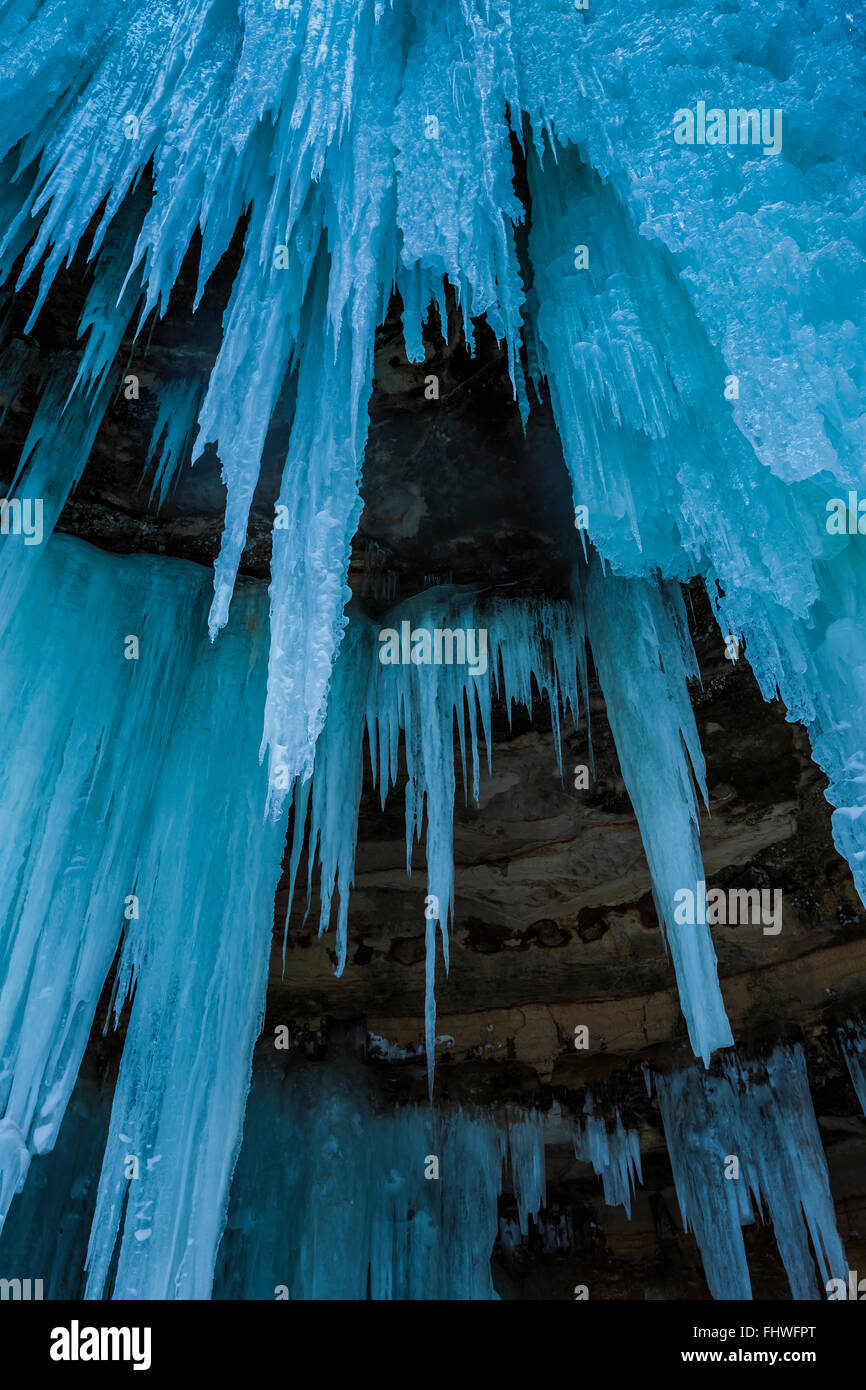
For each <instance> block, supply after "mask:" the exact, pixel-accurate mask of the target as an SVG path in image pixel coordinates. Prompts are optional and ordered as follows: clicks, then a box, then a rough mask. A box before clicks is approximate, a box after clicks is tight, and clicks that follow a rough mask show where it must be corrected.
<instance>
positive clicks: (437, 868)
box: [289, 563, 732, 1087]
mask: <svg viewBox="0 0 866 1390" xmlns="http://www.w3.org/2000/svg"><path fill="white" fill-rule="evenodd" d="M437 632H438V633H440V634H442V633H447V634H448V638H449V639H452V638H454V640H455V642H456V638H455V634H459V636H460V640H462V642H463V643H464V652H463V655H464V658H465V659H464V660H463V661H462V662H460V661H458V660H457V659H455V658H456V657H457V656H459V654H460V653H459V651H458V649H457V647H456V645H455V646H454V648H453V649H452V648H451V647H450V646H448V647H446V646H445V642H444V639H443V641H442V644H441V645H442V650H441V652H440V653H439V657H440V659H439V661H438V663H437V660H436V656H437V652H436V647H435V642H436V633H437ZM390 634H393V636H391V635H390ZM482 634H483V636H482ZM587 636H588V637H589V641H590V644H591V647H592V652H593V656H594V658H595V664H596V668H597V670H598V673H599V679H600V682H601V686H602V690H603V691H604V694H605V697H606V700H607V704H608V708H609V710H610V711H611V713H610V719H611V726H612V729H613V733H614V737H615V740H616V743H617V749H618V752H619V756H620V762H621V765H622V768H623V776H624V778H625V782H626V786H627V787H628V790H629V792H630V794H631V798H632V803H633V805H634V808H635V812H636V815H637V818H638V823H639V825H640V828H641V832H642V835H643V840H644V845H645V847H646V850H647V857H648V860H649V866H650V872H651V874H652V879H653V884H654V889H655V895H656V901H657V903H658V906H659V919H660V922H661V924H662V928H663V930H664V931H665V933H666V938H667V940H668V942H669V944H670V948H671V953H672V956H673V960H674V965H675V967H676V971H677V978H678V981H679V986H680V993H681V998H682V1004H683V1011H684V1013H685V1016H686V1020H687V1023H688V1028H689V1036H690V1038H691V1041H692V1046H693V1047H694V1050H695V1052H696V1053H697V1054H698V1055H699V1056H702V1057H703V1058H704V1060H705V1061H708V1060H709V1057H710V1054H711V1052H712V1051H713V1050H714V1049H715V1048H717V1047H725V1046H727V1045H729V1044H730V1043H731V1042H732V1037H731V1031H730V1026H729V1024H728V1021H727V1016H726V1014H725V1010H724V1004H723V1001H722V997H721V992H720V990H719V984H718V977H717V973H716V960H715V952H714V950H713V945H712V940H711V937H710V933H709V930H708V928H707V927H706V925H702V926H688V927H680V926H678V925H677V924H676V922H674V920H673V894H674V892H675V891H676V889H677V887H679V886H681V885H683V884H688V883H696V882H697V881H698V880H699V879H700V878H701V877H702V873H703V870H702V868H701V858H700V851H699V848H698V842H697V818H698V812H697V806H696V800H695V786H694V777H693V774H694V776H696V777H697V778H698V779H699V781H700V783H701V785H702V783H703V758H702V755H701V751H700V745H699V742H698V737H697V730H696V728H695V723H694V715H693V714H692V709H691V705H690V703H689V699H688V692H687V688H686V681H687V679H688V677H689V676H691V675H694V674H695V673H696V666H695V664H694V653H693V652H692V649H691V643H690V640H689V637H688V632H687V629H686V624H685V614H684V610H683V603H682V597H681V595H680V593H679V591H678V590H677V589H676V588H675V587H673V586H670V585H668V586H663V587H659V586H658V585H654V584H651V583H649V582H647V581H643V580H623V579H617V578H616V577H613V576H607V577H604V576H603V575H602V574H601V571H600V566H598V565H597V563H594V564H593V565H591V566H590V567H589V569H588V571H587V574H586V576H585V577H584V576H582V575H580V574H578V575H576V576H575V584H574V593H573V596H572V598H571V600H570V601H564V602H561V603H554V602H547V601H545V602H538V601H537V600H531V601H529V600H527V601H523V602H521V601H519V600H515V599H513V598H511V599H507V598H504V597H503V596H501V595H495V594H493V595H489V594H488V595H484V594H480V595H477V594H474V593H466V592H462V591H461V590H459V589H454V588H440V589H436V588H432V589H428V590H426V591H425V592H424V593H423V594H419V595H417V596H416V597H415V598H413V599H411V600H409V601H407V602H405V603H401V604H399V605H398V606H397V607H395V608H394V609H392V610H390V611H389V612H388V613H386V614H385V615H384V616H383V617H382V618H381V619H380V622H379V623H378V624H374V623H373V622H372V621H371V620H370V619H369V618H367V617H366V616H365V615H364V614H363V613H362V612H354V613H352V615H351V616H350V619H349V624H348V629H347V635H346V637H345V638H344V641H343V647H342V650H341V653H340V656H339V658H338V660H337V663H336V666H335V669H334V675H333V681H332V686H331V696H330V701H329V712H328V716H327V719H326V721H325V725H324V728H323V731H322V734H321V736H320V738H319V742H318V746H317V749H316V756H315V762H314V771H313V776H312V781H311V782H309V781H304V780H302V779H300V778H299V779H298V781H297V783H296V786H295V791H294V812H295V814H294V834H293V840H292V851H291V859H290V885H289V908H291V902H292V897H293V894H294V889H295V882H296V877H297V873H298V868H299V864H300V859H301V852H302V849H303V845H304V841H305V837H306V840H307V843H308V846H309V853H308V860H307V867H308V873H307V880H308V882H307V891H308V896H309V892H310V888H311V885H312V875H313V870H314V868H315V867H316V865H317V864H318V868H319V896H320V913H319V931H320V932H322V931H325V930H327V928H328V925H329V922H330V917H331V911H332V903H333V899H334V894H335V892H336V894H337V896H338V898H339V906H338V909H337V914H336V915H337V958H338V966H337V969H338V972H340V971H342V969H343V966H344V964H345V960H346V942H347V932H348V904H349V890H350V888H351V885H352V878H353V872H354V858H355V839H356V835H357V828H358V810H359V805H360V799H361V791H362V787H363V763H364V743H365V733H366V739H367V745H368V747H369V752H370V761H371V764H372V772H373V777H374V780H375V782H376V783H377V785H378V787H379V791H380V794H381V799H382V802H383V804H384V801H385V797H386V795H387V792H388V788H389V786H390V785H391V784H392V783H393V782H395V781H396V780H397V778H398V774H399V773H400V772H401V764H400V760H399V757H398V750H399V748H400V742H401V735H402V737H403V740H404V744H405V771H406V776H407V781H406V790H405V800H406V868H407V871H408V872H411V864H412V847H413V843H414V841H415V839H416V837H417V838H418V839H420V838H421V834H422V830H424V829H426V838H425V851H426V858H427V884H426V890H427V891H426V895H425V899H424V906H423V909H422V904H421V898H420V895H419V919H420V917H421V914H422V910H423V914H424V917H425V919H426V949H427V998H426V1028H425V1042H426V1051H427V1063H428V1069H429V1075H430V1082H431V1087H432V1079H433V1063H434V1056H435V1031H436V1014H435V997H434V983H435V948H436V929H437V925H438V927H439V930H440V932H441V936H442V944H443V956H444V961H445V966H446V969H447V966H448V930H449V924H450V920H451V916H452V912H453V906H454V854H453V820H454V799H455V795H456V785H457V779H456V772H455V740H454V725H455V723H456V727H457V741H458V746H459V750H460V761H461V772H462V783H463V788H464V794H465V795H466V796H467V797H468V796H471V797H472V798H473V799H474V800H475V801H477V799H478V791H479V776H480V765H481V761H480V754H479V739H480V737H481V736H483V739H484V744H485V747H486V750H487V763H488V767H489V766H490V765H491V759H492V743H491V722H492V714H493V703H494V699H497V698H498V699H500V700H502V701H503V702H504V703H505V705H506V707H507V708H508V710H509V713H510V710H511V706H512V704H514V703H517V704H521V705H524V706H526V707H527V708H528V709H530V710H531V709H532V706H533V701H534V700H537V698H538V696H539V695H541V696H543V697H546V698H547V700H548V701H549V706H550V710H551V715H552V719H553V736H554V747H555V751H556V756H557V758H558V761H559V770H560V774H561V773H562V757H561V735H560V711H562V712H563V713H565V712H569V713H570V716H571V718H572V719H573V720H576V719H577V718H578V713H579V706H580V699H581V693H582V692H581V687H582V689H583V694H584V695H585V691H586V682H587V673H586V647H585V643H586V639H587ZM473 642H474V643H475V644H476V645H475V648H474V651H475V655H476V656H477V655H478V651H479V650H480V648H481V646H482V643H483V648H484V669H483V670H482V669H481V663H480V661H476V662H475V663H474V666H473V662H472V660H471V657H472V652H473V647H472V643H473ZM392 644H393V646H394V651H393V655H394V657H395V660H394V661H391V660H390V656H391V655H392V653H391V651H390V645H392ZM428 648H429V650H428ZM413 653H414V655H413ZM449 655H450V657H451V658H452V659H451V660H450V661H449V660H448V657H449ZM584 702H585V701H584ZM651 741H652V743H653V744H654V745H655V747H656V749H657V750H658V753H659V759H658V762H656V761H653V762H652V763H648V762H647V760H646V757H645V756H644V753H645V749H646V747H647V745H648V744H649V743H650V742H651Z"/></svg>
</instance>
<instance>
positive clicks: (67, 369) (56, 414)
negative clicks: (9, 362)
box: [0, 353, 111, 634]
mask: <svg viewBox="0 0 866 1390" xmlns="http://www.w3.org/2000/svg"><path fill="white" fill-rule="evenodd" d="M74 378H75V362H74V360H73V359H72V357H71V354H67V353H62V354H60V355H59V356H58V357H57V358H55V359H54V360H53V362H52V364H51V366H50V368H49V369H48V371H47V373H46V380H45V381H44V382H43V384H42V394H41V396H40V399H39V404H38V406H37V407H36V413H35V415H34V416H33V423H32V424H31V426H30V429H29V431H28V434H27V438H26V440H25V441H24V447H23V449H22V450H21V457H20V459H19V461H18V466H17V469H16V471H15V475H14V477H13V479H12V482H11V486H10V487H9V489H8V501H9V504H10V506H11V507H14V506H15V505H16V504H17V505H18V506H19V507H20V509H21V519H20V522H18V523H17V524H15V517H14V513H10V520H11V524H10V525H9V527H8V529H9V534H8V535H4V538H3V544H2V546H0V634H2V632H3V631H4V629H5V626H6V624H7V622H8V621H9V620H10V618H11V616H12V614H13V613H14V612H15V609H16V605H17V604H18V602H19V600H20V599H21V598H22V596H23V595H24V594H26V592H27V589H28V586H29V585H31V584H33V583H34V582H35V581H34V572H35V570H36V568H37V566H38V565H39V563H40V562H41V559H42V556H43V555H44V553H45V541H46V540H47V538H48V537H49V536H50V535H51V532H52V531H53V530H54V527H55V525H56V524H57V519H58V517H59V516H60V513H61V512H62V510H63V507H64V505H65V503H66V499H67V497H68V496H69V493H70V492H71V490H72V488H73V487H74V486H75V484H76V483H77V482H78V480H79V479H80V477H81V474H82V473H83V472H84V466H85V464H86V463H87V458H88V455H89V454H90V450H91V447H92V445H93V441H94V439H95V437H96V432H97V430H98V428H99V425H100V423H101V420H102V416H103V414H104V412H105V408H106V406H107V405H108V398H109V395H110V392H111V383H110V382H109V381H107V380H106V381H105V382H103V384H102V386H101V387H100V388H99V389H98V391H97V392H96V393H95V395H94V397H93V398H92V399H91V400H90V401H88V399H87V397H86V396H85V395H84V393H83V392H81V391H76V392H75V393H74V395H72V397H71V399H70V391H71V390H72V388H73V385H74ZM37 528H38V534H36V531H37Z"/></svg>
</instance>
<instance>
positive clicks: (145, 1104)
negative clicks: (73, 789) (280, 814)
mask: <svg viewBox="0 0 866 1390" xmlns="http://www.w3.org/2000/svg"><path fill="white" fill-rule="evenodd" d="M266 632H267V626H266V616H265V605H264V595H263V593H262V591H261V586H260V585H258V584H256V585H252V586H245V587H244V588H243V589H242V590H241V591H240V592H239V593H238V595H237V597H236V602H235V607H234V613H233V617H232V622H231V624H230V625H229V627H228V628H227V630H226V632H225V634H224V635H223V638H222V640H221V641H220V643H219V644H218V645H217V646H211V645H210V644H209V643H208V642H207V640H206V638H205V637H204V635H203V634H200V635H199V641H198V643H197V645H196V650H195V660H194V662H193V666H192V670H191V672H190V675H189V679H188V681H187V683H186V685H185V687H184V691H183V699H182V703H181V706H180V708H179V709H178V710H177V712H176V714H175V718H174V722H173V725H172V728H171V734H170V738H169V739H168V742H167V746H166V748H165V750H164V753H163V757H162V764H161V768H160V776H159V779H158V781H157V784H156V786H155V789H154V793H153V796H152V799H151V802H150V805H149V807H148V815H147V818H146V820H145V823H144V825H143V827H142V831H141V838H140V841H139V852H138V854H137V856H136V864H135V893H136V896H137V899H138V904H139V912H138V915H137V916H136V917H135V918H134V919H133V920H131V921H130V922H129V923H128V926H127V929H126V932H125V936H124V942H123V950H122V953H121V958H120V962H119V965H118V973H117V981H116V989H115V999H114V1007H115V1012H116V1013H117V1014H119V1012H120V1009H121V1007H122V1005H123V1002H124V1000H125V998H126V996H127V994H128V993H130V992H131V991H132V990H133V987H134V997H133V999H132V1005H131V1009H130V1014H129V1020H128V1023H127V1026H126V1037H125V1040H124V1048H123V1056H122V1058H121V1063H120V1073H119V1076H118V1080H117V1086H116V1089H115V1095H114V1104H113V1106H112V1113H111V1125H110V1129H109V1135H108V1141H107V1144H106V1149H105V1157H104V1159H103V1165H102V1176H101V1179H100V1185H99V1194H98V1198H97V1203H96V1211H95V1214H94V1219H93V1228H92V1232H91V1239H90V1248H89V1251H88V1283H87V1296H88V1297H89V1298H98V1297H100V1296H101V1295H102V1294H103V1293H104V1292H106V1286H107V1285H108V1284H110V1288H111V1294H112V1297H114V1298H207V1297H209V1296H210V1291H211V1282H212V1279H213V1269H214V1259H215V1255H216V1250H217V1246H218V1243H219V1238H220V1234H221V1231H222V1223H223V1220H224V1214H225V1204H226V1201H227V1197H228V1189H229V1183H230V1180H231V1174H232V1170H233V1168H234V1163H235V1159H236V1156H237V1151H238V1147H239V1144H240V1136H241V1130H242V1126H243V1117H244V1107H245V1104H246V1097H247V1091H248V1089H249V1081H250V1070H251V1066H252V1051H253V1045H254V1043H255V1040H256V1038H257V1036H258V1033H259V1031H260V1028H261V1024H262V1018H263V1014H264V1001H265V989H266V985H267V978H268V962H269V958H270V946H271V938H272V933H273V900H274V893H275V891H276V886H277V879H278V876H279V862H280V851H281V847H282V841H283V837H284V833H285V832H284V826H283V824H281V823H279V822H277V823H269V824H268V825H266V826H262V823H261V806H262V801H261V796H262V789H263V785H264V776H263V774H261V773H259V775H256V773H255V772H254V769H255V768H256V762H255V756H254V755H255V747H256V744H257V741H258V737H259V721H260V719H261V709H262V705H263V702H264V687H265V671H266V654H267V643H266ZM214 814H218V815H219V818H220V825H221V831H220V835H219V837H214V836H213V835H210V834H208V833H207V830H206V827H207V824H208V821H209V819H210V818H211V817H212V816H213V815H214ZM179 1136H186V1142H179ZM116 1238H118V1244H119V1249H118V1250H117V1252H115V1239H116ZM115 1253H116V1266H115V1267H114V1269H113V1270H112V1273H111V1278H110V1279H109V1271H110V1269H111V1267H112V1257H113V1255H115Z"/></svg>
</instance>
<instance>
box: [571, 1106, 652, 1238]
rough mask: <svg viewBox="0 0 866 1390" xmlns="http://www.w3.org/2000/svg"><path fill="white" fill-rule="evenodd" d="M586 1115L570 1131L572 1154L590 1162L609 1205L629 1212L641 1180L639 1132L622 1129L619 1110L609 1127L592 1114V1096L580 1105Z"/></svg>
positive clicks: (598, 1116) (628, 1213)
mask: <svg viewBox="0 0 866 1390" xmlns="http://www.w3.org/2000/svg"><path fill="white" fill-rule="evenodd" d="M584 1110H585V1113H586V1119H585V1120H582V1121H578V1123H577V1124H576V1126H575V1129H574V1133H573V1136H572V1138H573V1142H574V1154H575V1157H576V1158H579V1159H580V1161H581V1162H582V1163H591V1164H592V1166H593V1169H594V1171H595V1172H596V1173H597V1175H598V1176H599V1177H600V1178H601V1181H602V1186H603V1189H604V1200H605V1202H606V1203H607V1205H608V1206H609V1207H613V1206H622V1207H625V1211H626V1215H627V1216H629V1217H630V1216H631V1195H632V1192H633V1190H634V1188H635V1185H636V1183H638V1182H642V1181H643V1175H642V1173H641V1166H640V1135H639V1134H638V1131H637V1130H636V1129H626V1128H625V1126H624V1124H623V1122H622V1116H621V1115H620V1113H619V1110H617V1111H616V1120H615V1122H614V1127H613V1129H609V1128H608V1126H607V1124H606V1122H605V1120H604V1118H603V1117H602V1116H601V1115H595V1114H593V1101H592V1096H587V1098H586V1104H585V1106H584Z"/></svg>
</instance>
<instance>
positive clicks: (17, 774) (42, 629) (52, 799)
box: [0, 536, 283, 1298]
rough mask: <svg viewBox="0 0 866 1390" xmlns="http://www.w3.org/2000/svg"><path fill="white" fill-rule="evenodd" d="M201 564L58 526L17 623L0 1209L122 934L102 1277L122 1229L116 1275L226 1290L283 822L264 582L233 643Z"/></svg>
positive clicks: (11, 692) (8, 703)
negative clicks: (228, 1228) (232, 1188)
mask: <svg viewBox="0 0 866 1390" xmlns="http://www.w3.org/2000/svg"><path fill="white" fill-rule="evenodd" d="M205 585H206V576H204V575H203V574H202V572H201V571H199V570H198V569H197V568H196V567H195V566H192V565H189V564H186V563H184V562H181V561H166V560H164V559H160V560H155V559H150V558H141V557H138V558H133V559H130V560H120V559H118V558H117V557H114V556H108V555H104V554H102V553H101V552H99V551H97V550H93V549H92V548H91V547H90V546H87V545H85V544H83V543H82V542H78V541H71V540H68V539H67V538H65V537H61V536H57V537H54V538H53V539H52V541H51V542H50V544H49V545H48V546H47V547H46V548H45V555H44V558H43V559H42V562H41V564H40V565H39V567H38V568H37V569H36V570H35V571H34V574H33V577H32V579H31V581H30V585H29V587H28V589H27V591H26V593H25V594H24V596H23V597H22V598H21V600H20V602H19V604H18V606H17V608H16V609H15V611H14V613H13V615H12V617H11V619H10V621H9V623H8V626H7V629H6V632H5V634H4V638H3V651H2V663H0V685H2V707H3V709H4V711H5V715H4V723H5V728H4V746H5V747H6V749H7V753H8V756H7V757H6V758H5V759H4V762H3V770H2V776H0V804H2V806H3V833H2V835H0V870H2V881H3V884H4V900H3V903H2V919H3V930H2V933H0V942H2V955H0V1058H2V1067H0V1116H2V1118H0V1220H2V1218H3V1217H5V1215H6V1211H7V1210H8V1206H9V1203H10V1202H11V1200H12V1198H13V1196H14V1195H15V1193H16V1192H17V1191H20V1190H21V1188H22V1186H23V1184H24V1180H25V1178H26V1175H27V1170H28V1167H29V1164H30V1156H31V1154H43V1153H46V1152H47V1151H48V1150H50V1149H51V1148H52V1147H53V1145H54V1142H55V1139H56V1137H57V1132H58V1129H59V1127H60V1123H61V1120H62V1117H63V1114H64V1110H65V1108H66V1105H67V1101H68V1099H69V1096H70V1094H71V1092H72V1088H73V1085H74V1083H75V1077H76V1074H77V1071H78V1067H79V1064H80V1061H81V1058H82V1055H83V1053H84V1048H85V1045H86V1043H87V1039H88V1035H89V1033H90V1030H91V1026H92V1023H93V1019H94V1014H95V1011H96V1007H97V1003H98V1000H99V997H100V994H101V991H102V989H103V986H104V983H105V981H106V978H107V976H108V974H109V970H110V968H111V965H112V961H113V959H114V957H115V955H116V953H117V950H118V946H119V945H120V944H121V942H122V950H121V953H120V960H119V965H118V975H117V979H116V984H115V999H114V1004H115V1009H116V1011H117V1012H119V1011H120V1009H121V1007H122V1005H123V1003H124V1001H125V999H126V996H127V994H128V993H129V992H130V991H131V990H132V988H133V986H134V998H133V1001H132V1005H131V1008H130V1014H129V1020H128V1023H127V1025H126V1036H125V1044H124V1051H123V1058H122V1062H121V1069H120V1075H119V1079H118V1083H117V1088H116V1092H115V1096H114V1103H113V1108H112V1116H111V1125H110V1130H109V1137H108V1142H107V1146H106V1151H105V1158H104V1161H103V1169H102V1177H101V1181H100V1186H99V1195H98V1203H97V1211H96V1217H95V1220H94V1226H93V1232H92V1237H91V1248H90V1257H89V1281H88V1296H90V1297H98V1296H100V1294H101V1293H102V1292H103V1291H104V1289H105V1285H106V1279H107V1277H108V1270H109V1266H110V1265H111V1262H112V1256H113V1254H114V1253H115V1240H116V1236H117V1234H118V1229H119V1228H120V1239H119V1250H118V1252H117V1264H116V1268H115V1269H114V1271H113V1274H112V1279H111V1288H112V1290H113V1293H114V1296H115V1297H130V1296H141V1297H184V1296H186V1297H199V1298H202V1297H207V1296H208V1294H209V1291H210V1281H211V1278H212V1272H213V1259H214V1253H215V1250H216V1246H217V1243H218V1240H219V1235H220V1231H221V1224H222V1220H223V1215H224V1210H225V1200H226V1197H227V1192H228V1184H229V1180H230V1177H231V1172H232V1168H233V1164H234V1160H235V1156H236V1153H237V1146H238V1144H239V1142H240V1132H241V1127H242V1122H243V1111H244V1104H245V1100H246V1093H247V1089H248V1085H249V1076H250V1066H251V1056H252V1048H253V1043H254V1041H255V1038H256V1036H257V1034H258V1030H259V1028H260V1026H261V1017H262V1010H263V1005H264V991H265V985H266V981H267V974H268V960H269V951H270V943H271V933H272V912H273V895H274V892H275V889H276V881H277V877H278V873H279V861H280V851H281V844H282V836H283V827H282V826H281V825H280V824H279V823H277V824H268V825H267V826H264V827H263V826H262V824H261V807H262V800H261V798H262V794H263V790H264V777H263V774H261V773H258V775H256V774H257V763H256V758H255V750H256V747H257V743H258V738H259V732H260V730H259V720H260V718H261V710H262V706H263V703H264V689H265V672H266V665H267V640H266V631H267V618H266V603H265V595H264V592H263V588H262V586H261V585H259V584H257V585H252V586H247V587H245V588H244V590H243V591H242V592H241V593H239V595H238V603H237V612H236V614H235V615H234V617H233V620H232V623H231V625H230V627H229V628H228V630H227V632H226V634H225V636H224V639H223V641H222V642H221V643H220V645H219V646H218V647H217V648H214V647H211V645H210V644H209V643H208V642H207V638H206V634H205V631H204V627H203V623H204V617H205V610H206V604H205ZM34 633H38V635H39V640H38V642H35V643H34V640H33V634H34ZM215 808H219V813H220V816H221V823H222V824H223V835H222V836H221V837H220V839H219V840H216V839H214V838H213V837H212V836H208V835H206V834H205V833H204V830H203V827H204V826H205V825H206V824H207V821H208V818H209V817H210V816H211V815H212V814H213V813H214V809H215ZM226 836H227V838H226ZM215 1097H219V1103H218V1104H216V1103H215V1099H214V1098H215ZM181 1133H186V1134H192V1135H194V1136H195V1143H194V1144H193V1145H191V1146H190V1145H187V1144H179V1143H178V1142H177V1136H178V1135H179V1134H181Z"/></svg>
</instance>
